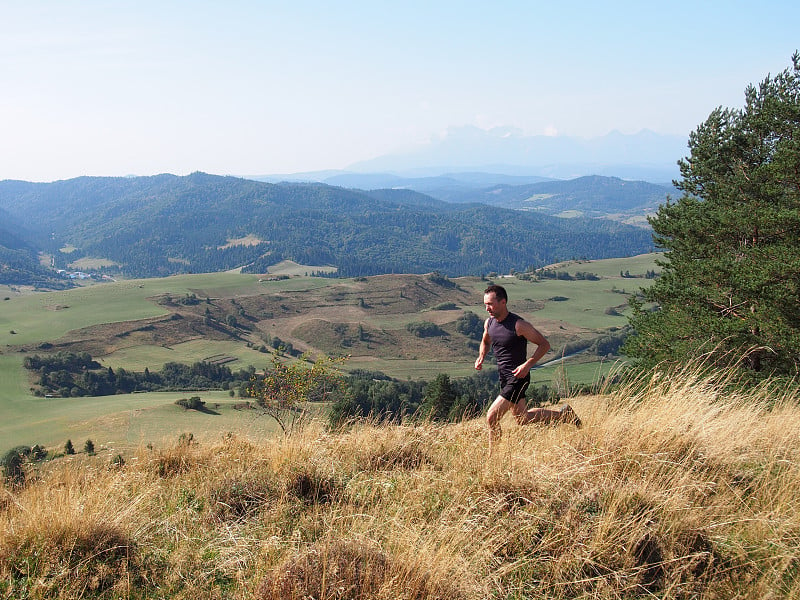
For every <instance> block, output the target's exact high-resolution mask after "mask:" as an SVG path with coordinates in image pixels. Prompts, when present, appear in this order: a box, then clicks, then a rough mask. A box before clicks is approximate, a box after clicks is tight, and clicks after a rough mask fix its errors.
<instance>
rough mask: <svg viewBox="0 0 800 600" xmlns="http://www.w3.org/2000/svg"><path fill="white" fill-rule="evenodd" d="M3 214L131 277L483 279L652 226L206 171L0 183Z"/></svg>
mask: <svg viewBox="0 0 800 600" xmlns="http://www.w3.org/2000/svg"><path fill="white" fill-rule="evenodd" d="M0 209H2V210H5V211H7V212H8V213H9V214H10V215H11V216H12V217H13V218H15V219H16V220H18V221H19V223H20V224H21V225H22V226H24V227H26V228H27V229H29V230H30V231H31V232H32V234H34V235H35V236H36V240H38V247H37V249H38V250H44V251H47V252H49V253H51V254H53V256H54V257H55V262H56V266H59V267H66V266H68V265H69V264H73V263H75V262H76V261H78V260H80V259H83V258H89V259H93V260H95V261H102V262H100V263H99V264H102V265H104V267H103V270H104V272H110V273H116V272H121V273H123V274H124V275H126V276H136V277H153V276H161V275H169V274H175V273H187V272H213V271H223V270H229V269H234V268H242V267H243V268H244V269H245V270H246V271H250V272H254V273H264V272H266V271H267V268H268V267H269V266H270V265H273V264H276V263H278V262H281V261H282V260H286V259H289V260H294V261H295V262H298V263H300V264H309V265H328V266H334V267H336V268H338V272H339V274H340V275H344V276H357V275H374V274H381V273H427V272H431V271H440V272H443V273H446V274H448V275H451V276H455V275H480V274H484V273H488V272H491V271H497V272H508V271H509V270H511V269H517V270H524V269H526V268H528V267H530V266H543V265H545V264H549V263H552V262H555V261H557V260H562V259H569V258H607V257H618V256H631V255H634V254H640V253H643V252H647V251H649V250H651V249H652V239H651V236H650V234H649V232H648V231H644V230H642V229H640V228H635V227H628V226H625V225H621V224H619V223H613V222H610V221H607V220H597V219H588V218H577V219H558V218H554V217H550V216H548V215H543V214H536V213H533V212H530V211H527V212H521V211H516V210H510V209H500V208H496V207H490V206H486V205H475V204H470V205H454V204H450V203H446V202H441V201H437V200H435V199H433V198H430V197H429V196H422V195H420V194H415V195H413V196H410V195H409V191H407V190H395V191H391V190H389V191H385V192H382V193H381V194H380V196H379V197H378V196H376V195H375V194H368V193H366V192H362V191H358V190H349V189H344V188H339V187H333V186H328V185H324V184H301V183H281V184H269V183H263V182H256V181H250V180H246V179H238V178H234V177H218V176H213V175H206V174H203V173H195V174H192V175H190V176H186V177H176V176H172V175H159V176H155V177H134V178H88V177H83V178H78V179H72V180H67V181H57V182H53V183H47V184H42V183H25V182H17V181H3V182H0ZM498 236H499V240H498Z"/></svg>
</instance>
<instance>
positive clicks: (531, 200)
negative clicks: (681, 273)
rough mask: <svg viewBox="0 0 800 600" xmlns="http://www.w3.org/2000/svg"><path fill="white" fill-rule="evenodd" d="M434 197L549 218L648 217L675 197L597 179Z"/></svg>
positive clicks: (644, 185)
mask: <svg viewBox="0 0 800 600" xmlns="http://www.w3.org/2000/svg"><path fill="white" fill-rule="evenodd" d="M430 193H431V195H433V196H434V197H437V198H440V199H442V200H448V201H451V202H453V201H455V202H481V203H483V204H490V205H492V206H501V207H503V208H515V209H520V210H535V211H540V212H542V213H544V214H548V215H559V214H563V213H565V212H570V213H572V214H581V215H584V216H592V217H600V216H610V215H613V216H619V215H628V216H636V215H640V216H645V215H647V214H652V213H654V212H655V211H656V209H657V208H658V206H659V205H660V204H663V203H664V202H666V199H667V195H670V194H671V195H673V196H674V195H676V194H677V190H676V189H675V188H673V187H671V186H664V185H657V184H653V183H648V182H645V181H625V180H622V179H619V178H618V177H600V176H597V175H593V176H587V177H579V178H577V179H571V180H568V181H543V182H540V183H532V184H526V185H505V184H503V185H496V186H492V187H490V188H485V189H482V190H474V191H472V192H468V193H464V194H463V195H461V196H452V195H447V196H443V195H440V194H437V193H436V192H435V191H432V192H430Z"/></svg>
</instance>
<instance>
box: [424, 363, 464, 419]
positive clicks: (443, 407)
mask: <svg viewBox="0 0 800 600" xmlns="http://www.w3.org/2000/svg"><path fill="white" fill-rule="evenodd" d="M455 400H456V394H455V391H454V390H453V385H452V383H451V382H450V377H449V376H448V375H447V374H445V373H439V374H438V375H437V376H436V378H435V379H434V380H433V381H431V382H430V383H429V384H428V386H427V387H426V388H425V399H424V400H423V401H422V405H421V406H420V412H421V413H422V415H423V416H424V417H427V418H429V419H431V420H432V421H444V420H447V418H448V416H449V414H450V409H451V408H452V406H453V403H454V402H455Z"/></svg>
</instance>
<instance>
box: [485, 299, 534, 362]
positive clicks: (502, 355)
mask: <svg viewBox="0 0 800 600" xmlns="http://www.w3.org/2000/svg"><path fill="white" fill-rule="evenodd" d="M521 319H522V317H520V316H519V315H515V314H514V313H508V315H506V318H505V319H503V320H502V321H498V320H497V319H495V318H494V317H489V324H488V327H487V329H486V330H487V331H488V333H489V337H490V338H491V339H492V351H493V352H494V357H495V359H496V360H497V370H498V371H500V373H502V374H504V375H506V377H511V376H512V375H511V371H513V370H514V369H516V368H517V367H518V366H520V365H521V364H522V363H524V362H525V361H526V360H528V349H527V346H528V340H527V339H525V337H523V336H521V335H517V321H519V320H521Z"/></svg>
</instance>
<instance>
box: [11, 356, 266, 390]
mask: <svg viewBox="0 0 800 600" xmlns="http://www.w3.org/2000/svg"><path fill="white" fill-rule="evenodd" d="M23 365H24V366H25V368H26V369H28V370H30V371H34V372H36V373H37V376H38V379H37V380H36V384H37V385H38V386H39V387H38V389H37V390H36V391H35V393H36V394H37V395H53V396H61V397H81V396H112V395H115V394H131V393H134V392H160V391H185V390H211V389H236V388H238V387H241V386H243V385H245V384H246V383H247V382H248V381H250V379H251V378H252V377H253V375H254V373H255V368H254V367H252V366H251V367H248V368H246V369H240V370H239V371H235V372H234V371H232V370H231V369H230V367H227V366H226V365H220V364H215V363H211V362H206V361H198V362H195V363H193V364H191V365H185V364H182V363H178V362H168V363H166V364H165V365H164V366H163V367H162V368H161V369H160V370H159V371H150V370H149V369H148V368H145V370H144V371H129V370H127V369H124V368H118V369H116V370H114V369H113V368H111V367H105V368H104V367H102V366H101V365H100V364H99V363H98V362H96V361H95V360H93V359H92V357H91V356H90V355H89V353H88V352H81V353H72V352H58V353H56V354H53V355H49V356H40V355H38V354H34V355H32V356H28V357H26V358H25V360H24V361H23Z"/></svg>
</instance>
